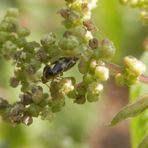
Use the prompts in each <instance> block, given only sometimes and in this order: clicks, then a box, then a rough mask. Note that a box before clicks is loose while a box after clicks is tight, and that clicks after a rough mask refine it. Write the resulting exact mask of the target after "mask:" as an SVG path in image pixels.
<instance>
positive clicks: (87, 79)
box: [83, 73, 94, 84]
mask: <svg viewBox="0 0 148 148" xmlns="http://www.w3.org/2000/svg"><path fill="white" fill-rule="evenodd" d="M93 81H94V76H93V75H91V74H89V73H87V74H84V76H83V82H84V83H85V84H90V83H92V82H93Z"/></svg>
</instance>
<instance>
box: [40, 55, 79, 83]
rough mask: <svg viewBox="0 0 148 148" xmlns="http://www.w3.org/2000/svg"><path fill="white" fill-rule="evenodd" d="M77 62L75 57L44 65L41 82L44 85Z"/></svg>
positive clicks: (63, 58)
mask: <svg viewBox="0 0 148 148" xmlns="http://www.w3.org/2000/svg"><path fill="white" fill-rule="evenodd" d="M77 60H78V58H77V57H61V58H59V59H58V60H57V61H55V62H53V63H52V64H51V65H46V66H45V67H44V69H43V76H42V82H43V83H46V82H47V81H48V80H49V79H51V78H54V77H55V76H57V75H60V74H62V73H63V72H64V71H67V70H68V69H70V68H72V67H73V66H74V65H75V64H76V62H77Z"/></svg>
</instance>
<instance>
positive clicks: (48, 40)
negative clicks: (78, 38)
mask: <svg viewBox="0 0 148 148" xmlns="http://www.w3.org/2000/svg"><path fill="white" fill-rule="evenodd" d="M55 42H56V36H55V34H54V33H52V32H50V33H49V34H46V35H44V36H43V37H42V38H41V44H42V45H43V46H44V47H50V46H51V45H53V44H55Z"/></svg>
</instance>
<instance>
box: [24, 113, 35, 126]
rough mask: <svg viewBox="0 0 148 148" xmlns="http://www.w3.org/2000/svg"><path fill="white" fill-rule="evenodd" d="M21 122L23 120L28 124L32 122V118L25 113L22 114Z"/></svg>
mask: <svg viewBox="0 0 148 148" xmlns="http://www.w3.org/2000/svg"><path fill="white" fill-rule="evenodd" d="M22 122H23V123H24V124H25V125H30V124H32V122H33V119H32V117H31V116H29V115H25V116H23V119H22Z"/></svg>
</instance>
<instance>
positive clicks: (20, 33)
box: [17, 27, 30, 37]
mask: <svg viewBox="0 0 148 148" xmlns="http://www.w3.org/2000/svg"><path fill="white" fill-rule="evenodd" d="M17 34H18V36H20V37H26V36H29V35H30V30H29V29H28V28H26V27H19V28H18V30H17Z"/></svg>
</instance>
